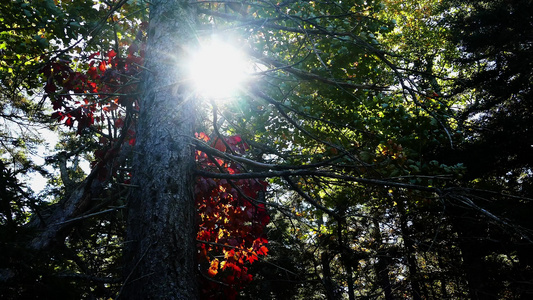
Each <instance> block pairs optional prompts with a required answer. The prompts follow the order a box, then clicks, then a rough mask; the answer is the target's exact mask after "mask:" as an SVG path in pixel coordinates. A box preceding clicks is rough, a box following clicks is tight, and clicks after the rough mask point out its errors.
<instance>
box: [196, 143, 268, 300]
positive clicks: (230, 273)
mask: <svg viewBox="0 0 533 300" xmlns="http://www.w3.org/2000/svg"><path fill="white" fill-rule="evenodd" d="M197 138H199V139H201V140H203V141H204V142H209V141H210V139H209V137H208V136H207V135H206V134H204V133H199V134H197ZM211 144H212V146H213V147H214V148H216V149H217V150H219V151H222V150H224V151H228V152H233V153H241V154H243V153H244V152H245V151H246V149H247V148H248V146H247V145H246V144H245V143H244V142H242V139H241V138H240V137H239V136H232V137H227V138H223V139H222V138H218V137H217V138H216V139H215V141H213V142H212V143H211ZM222 146H223V147H222ZM196 160H197V161H198V164H199V166H200V168H204V169H209V170H210V171H217V170H218V171H220V170H223V171H225V172H227V173H230V174H235V173H239V172H241V169H242V168H241V167H240V166H239V165H236V164H234V163H226V162H224V161H222V160H220V159H216V160H214V159H212V158H211V157H209V156H208V155H207V154H205V153H203V152H201V151H197V153H196ZM266 188H267V183H266V182H264V181H262V180H257V179H245V180H236V181H234V182H232V181H229V180H226V179H212V178H203V177H200V178H198V182H197V185H196V187H195V195H196V205H197V209H198V217H199V230H198V235H197V240H198V241H199V244H198V247H199V252H198V261H199V263H200V264H202V265H209V266H210V267H209V270H208V272H207V274H206V275H207V276H209V277H212V279H215V280H218V281H221V282H223V283H225V284H226V285H221V284H217V283H216V282H214V281H212V280H207V279H205V278H204V280H203V284H202V287H201V289H202V295H203V297H202V298H203V299H234V297H235V296H236V295H237V293H238V290H239V289H241V288H242V287H243V286H244V285H246V284H247V283H249V282H250V281H251V280H252V275H251V274H248V268H247V267H246V265H247V264H251V263H253V262H254V261H256V260H258V256H259V255H266V254H267V252H268V249H267V247H266V246H265V244H267V243H268V241H267V239H266V238H265V237H264V236H265V233H264V229H265V227H266V225H267V224H268V223H269V222H270V217H269V216H268V213H267V211H266V208H265V205H264V203H262V202H261V201H260V198H262V197H264V193H265V191H266Z"/></svg>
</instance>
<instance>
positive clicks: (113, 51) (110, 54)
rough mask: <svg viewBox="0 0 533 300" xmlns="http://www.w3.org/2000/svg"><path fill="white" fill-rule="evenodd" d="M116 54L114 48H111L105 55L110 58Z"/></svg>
mask: <svg viewBox="0 0 533 300" xmlns="http://www.w3.org/2000/svg"><path fill="white" fill-rule="evenodd" d="M115 56H117V53H116V52H115V50H111V51H109V52H108V53H107V57H109V58H110V59H111V58H113V57H115Z"/></svg>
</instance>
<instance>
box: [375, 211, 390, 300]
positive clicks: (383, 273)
mask: <svg viewBox="0 0 533 300" xmlns="http://www.w3.org/2000/svg"><path fill="white" fill-rule="evenodd" d="M372 222H373V224H374V228H373V231H372V235H373V237H374V239H375V240H376V243H377V247H376V248H377V249H378V257H377V262H376V264H375V265H374V269H375V270H376V276H377V279H378V282H379V285H381V288H382V289H383V292H384V293H385V300H393V299H394V297H393V295H392V285H391V282H390V278H389V266H390V261H389V258H388V254H387V253H386V251H383V250H382V251H380V250H379V249H380V248H382V247H381V246H382V245H383V238H382V236H381V229H380V228H379V221H378V220H377V219H376V218H375V219H373V221H372ZM383 249H385V247H383Z"/></svg>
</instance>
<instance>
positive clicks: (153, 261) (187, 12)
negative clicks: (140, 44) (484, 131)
mask: <svg viewBox="0 0 533 300" xmlns="http://www.w3.org/2000/svg"><path fill="white" fill-rule="evenodd" d="M187 2H188V1H185V0H152V1H151V5H150V25H149V29H148V42H147V49H146V57H145V59H146V63H145V66H146V68H147V71H146V72H145V74H144V75H145V76H144V82H143V86H144V88H143V91H142V93H143V95H142V99H141V103H140V113H139V121H138V128H137V143H136V145H135V150H134V151H135V158H134V166H133V184H134V185H135V186H137V187H136V188H135V190H134V191H132V193H131V197H130V198H129V200H128V224H127V241H126V243H127V244H126V245H127V250H126V253H125V259H126V262H125V263H126V267H127V268H126V272H125V278H126V279H125V281H126V282H125V284H124V286H123V290H122V293H121V295H120V297H121V298H122V299H196V298H198V296H197V287H196V285H197V283H196V269H197V266H196V263H195V257H196V247H195V232H196V226H195V206H194V195H193V185H194V177H193V168H194V163H195V162H194V149H193V148H192V146H191V141H190V138H191V137H193V136H194V135H193V134H194V123H195V118H194V116H195V107H194V101H192V99H190V96H188V95H187V92H186V89H185V87H184V86H181V85H180V84H179V82H182V80H183V77H184V74H183V63H182V62H183V61H184V59H185V60H186V53H185V52H184V51H183V46H184V45H186V44H189V43H191V42H193V40H194V18H195V14H194V11H193V8H191V7H188V5H187Z"/></svg>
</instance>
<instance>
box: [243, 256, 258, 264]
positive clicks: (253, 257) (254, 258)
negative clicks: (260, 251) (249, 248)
mask: <svg viewBox="0 0 533 300" xmlns="http://www.w3.org/2000/svg"><path fill="white" fill-rule="evenodd" d="M246 260H248V261H249V262H250V263H251V264H253V263H254V261H256V260H258V259H257V255H255V254H251V255H248V258H247V259H246Z"/></svg>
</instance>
